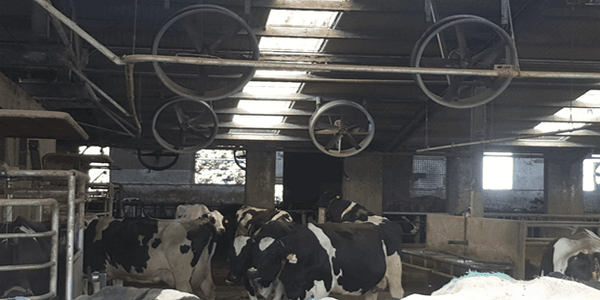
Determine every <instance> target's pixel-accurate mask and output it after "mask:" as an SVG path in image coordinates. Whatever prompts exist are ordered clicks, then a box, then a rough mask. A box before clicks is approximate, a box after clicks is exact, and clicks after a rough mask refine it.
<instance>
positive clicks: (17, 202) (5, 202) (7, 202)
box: [0, 199, 59, 300]
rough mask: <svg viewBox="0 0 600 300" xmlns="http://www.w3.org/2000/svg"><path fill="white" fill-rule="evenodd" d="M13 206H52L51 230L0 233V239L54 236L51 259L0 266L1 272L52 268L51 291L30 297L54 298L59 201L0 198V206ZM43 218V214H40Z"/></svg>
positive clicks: (55, 293)
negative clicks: (42, 261) (36, 262)
mask: <svg viewBox="0 0 600 300" xmlns="http://www.w3.org/2000/svg"><path fill="white" fill-rule="evenodd" d="M8 206H10V207H12V206H38V207H42V206H51V207H52V222H51V223H52V227H51V230H50V231H46V232H35V233H0V239H16V238H40V237H52V242H51V248H50V260H49V261H47V262H44V263H39V264H20V265H6V266H0V272H8V271H25V270H40V269H46V268H50V278H49V279H48V283H49V288H48V290H49V292H48V293H46V294H43V295H35V296H29V297H28V298H29V299H32V300H33V299H52V298H54V297H56V295H57V284H56V283H57V278H58V230H59V229H58V203H57V202H56V200H54V199H0V207H8ZM40 218H41V216H40Z"/></svg>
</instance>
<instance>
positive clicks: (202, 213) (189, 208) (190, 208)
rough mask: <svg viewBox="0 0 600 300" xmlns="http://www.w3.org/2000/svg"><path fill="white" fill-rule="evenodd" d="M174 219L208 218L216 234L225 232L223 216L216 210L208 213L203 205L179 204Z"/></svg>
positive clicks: (208, 210)
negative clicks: (213, 225) (215, 229)
mask: <svg viewBox="0 0 600 300" xmlns="http://www.w3.org/2000/svg"><path fill="white" fill-rule="evenodd" d="M175 218H177V219H198V218H209V219H210V220H211V222H212V223H213V224H215V227H216V228H217V233H223V232H225V227H224V226H223V215H221V213H220V212H219V211H217V210H213V211H210V209H208V207H206V205H204V204H181V205H178V206H177V210H176V211H175Z"/></svg>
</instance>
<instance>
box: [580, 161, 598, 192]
mask: <svg viewBox="0 0 600 300" xmlns="http://www.w3.org/2000/svg"><path fill="white" fill-rule="evenodd" d="M596 184H600V155H598V154H593V155H592V158H587V159H584V160H583V190H584V191H586V192H592V191H595V190H596Z"/></svg>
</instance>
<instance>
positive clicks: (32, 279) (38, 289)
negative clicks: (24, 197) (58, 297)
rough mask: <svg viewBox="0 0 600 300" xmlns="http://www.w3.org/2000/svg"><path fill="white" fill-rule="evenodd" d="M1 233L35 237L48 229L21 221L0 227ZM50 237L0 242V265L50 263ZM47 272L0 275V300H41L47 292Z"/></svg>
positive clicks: (18, 272)
mask: <svg viewBox="0 0 600 300" xmlns="http://www.w3.org/2000/svg"><path fill="white" fill-rule="evenodd" d="M2 227H3V228H1V229H0V230H1V232H3V233H35V232H45V231H49V230H50V229H49V228H48V227H47V226H46V225H44V224H42V223H39V222H33V221H28V220H26V219H24V218H22V217H20V216H19V217H17V219H16V220H15V221H14V222H12V223H10V224H6V225H4V226H2ZM51 245H52V241H51V238H50V237H37V238H18V239H15V238H10V239H8V238H7V239H1V240H0V265H3V266H4V265H27V264H41V263H46V262H48V261H50V250H51ZM49 284H50V269H48V268H44V269H40V270H19V271H7V272H0V298H6V297H16V296H34V295H35V296H40V295H43V294H46V293H48V292H49V291H50V285H49Z"/></svg>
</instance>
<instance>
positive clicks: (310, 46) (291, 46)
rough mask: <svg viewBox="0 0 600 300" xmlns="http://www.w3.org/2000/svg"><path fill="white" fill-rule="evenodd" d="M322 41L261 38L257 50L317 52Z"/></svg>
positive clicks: (313, 39)
mask: <svg viewBox="0 0 600 300" xmlns="http://www.w3.org/2000/svg"><path fill="white" fill-rule="evenodd" d="M324 41H325V40H324V39H315V38H287V37H262V38H261V39H260V42H259V43H258V49H259V50H260V51H290V52H318V51H319V50H321V46H322V45H323V42H324Z"/></svg>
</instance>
